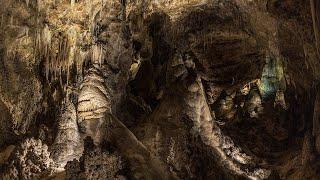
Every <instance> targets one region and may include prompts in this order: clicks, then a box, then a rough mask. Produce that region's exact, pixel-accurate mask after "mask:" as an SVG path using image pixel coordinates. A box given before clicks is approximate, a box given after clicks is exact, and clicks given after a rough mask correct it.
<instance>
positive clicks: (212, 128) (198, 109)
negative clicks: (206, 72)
mask: <svg viewBox="0 0 320 180" xmlns="http://www.w3.org/2000/svg"><path fill="white" fill-rule="evenodd" d="M187 88H188V90H187V92H186V95H185V105H186V107H185V108H186V114H187V115H188V116H189V118H190V119H191V120H192V121H193V123H194V124H193V132H194V133H195V134H196V135H199V136H200V137H201V139H202V141H203V143H204V144H206V145H207V146H208V147H209V148H211V150H212V153H213V154H214V156H216V157H217V158H218V161H219V162H220V163H221V164H222V166H224V167H226V168H227V169H228V170H229V171H231V172H233V173H235V174H239V175H242V176H244V177H247V178H249V179H267V178H268V177H269V175H270V171H269V170H267V169H263V168H260V167H259V166H258V165H256V164H255V163H254V160H253V159H252V158H251V157H250V156H248V155H246V154H245V153H243V152H242V150H241V149H240V148H239V147H237V146H236V145H235V144H234V142H233V141H232V140H231V138H229V137H227V136H225V135H223V134H222V132H221V130H220V128H219V127H218V125H217V124H216V123H215V121H214V119H213V118H212V115H211V112H210V108H209V106H208V104H207V102H206V98H205V94H204V89H203V86H202V83H201V80H200V79H197V80H196V81H195V82H193V83H192V84H190V85H189V86H188V87H187Z"/></svg>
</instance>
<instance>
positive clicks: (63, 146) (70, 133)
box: [51, 98, 83, 170]
mask: <svg viewBox="0 0 320 180" xmlns="http://www.w3.org/2000/svg"><path fill="white" fill-rule="evenodd" d="M60 113H61V114H60V115H59V118H58V132H57V136H56V138H55V141H54V143H53V145H52V150H51V158H52V159H53V161H54V163H55V168H57V170H63V168H64V167H65V165H66V164H67V162H68V161H72V160H73V159H79V158H80V157H81V155H82V151H83V141H82V140H81V138H80V134H79V129H78V124H77V113H76V108H75V106H74V104H73V103H72V102H70V100H69V99H68V98H67V99H66V102H65V104H64V105H63V108H62V109H61V112H60Z"/></svg>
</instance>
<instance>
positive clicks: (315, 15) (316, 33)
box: [310, 0, 320, 56]
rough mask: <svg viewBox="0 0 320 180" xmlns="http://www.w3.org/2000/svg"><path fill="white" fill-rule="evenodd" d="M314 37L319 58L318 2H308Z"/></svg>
mask: <svg viewBox="0 0 320 180" xmlns="http://www.w3.org/2000/svg"><path fill="white" fill-rule="evenodd" d="M310 4H311V12H312V20H313V29H314V36H315V39H316V46H317V51H318V56H320V2H319V0H310Z"/></svg>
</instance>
